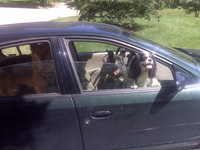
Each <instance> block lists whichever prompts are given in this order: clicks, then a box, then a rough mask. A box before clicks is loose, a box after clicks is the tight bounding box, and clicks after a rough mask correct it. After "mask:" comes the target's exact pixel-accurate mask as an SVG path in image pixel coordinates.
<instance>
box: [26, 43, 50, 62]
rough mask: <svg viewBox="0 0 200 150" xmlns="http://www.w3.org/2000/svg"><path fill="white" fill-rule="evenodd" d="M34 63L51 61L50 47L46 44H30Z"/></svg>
mask: <svg viewBox="0 0 200 150" xmlns="http://www.w3.org/2000/svg"><path fill="white" fill-rule="evenodd" d="M30 48H31V57H32V61H44V60H51V59H52V57H51V51H50V46H49V44H48V43H47V42H45V43H34V44H30Z"/></svg>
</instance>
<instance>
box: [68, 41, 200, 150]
mask: <svg viewBox="0 0 200 150" xmlns="http://www.w3.org/2000/svg"><path fill="white" fill-rule="evenodd" d="M65 45H66V51H67V53H68V54H69V56H70V57H69V58H70V59H71V62H72V68H74V74H73V77H76V78H77V80H78V82H77V86H79V87H80V92H77V94H74V95H73V100H74V102H75V105H76V109H77V113H78V117H79V120H80V125H81V131H82V136H83V142H84V146H85V149H87V150H94V149H95V150H102V149H104V150H105V149H108V150H113V149H127V150H128V149H144V148H147V149H174V148H188V147H190V146H191V147H192V146H194V145H198V142H199V135H200V134H199V133H200V132H199V127H200V126H199V125H200V124H199V123H200V117H199V115H198V114H200V109H199V108H200V101H199V96H200V95H199V93H200V92H199V87H198V86H195V81H196V80H195V79H194V77H193V76H192V75H191V74H190V73H188V72H187V71H185V70H184V69H182V68H180V67H178V66H176V65H175V64H173V63H172V62H168V61H166V60H165V59H163V58H160V57H158V56H157V78H158V80H159V82H160V83H161V86H160V87H146V88H138V89H131V88H129V87H127V86H125V87H124V86H118V85H119V84H118V83H119V82H118V81H119V80H120V79H119V78H118V79H119V80H118V79H115V80H113V81H116V82H115V83H114V82H112V83H110V82H105V84H103V88H102V86H99V84H98V82H100V81H101V76H102V74H101V72H102V71H103V72H109V70H112V64H110V63H107V62H105V60H107V56H108V51H114V53H115V54H118V55H120V52H119V51H121V50H125V51H126V52H127V51H128V53H127V54H126V55H129V54H130V51H133V52H139V51H141V50H143V51H145V49H139V48H137V47H128V46H127V45H126V44H125V43H124V45H123V43H121V42H120V44H118V41H116V40H114V41H113V40H110V39H107V40H105V39H103V40H102V39H100V38H96V39H94V38H93V39H89V38H88V39H87V38H85V37H84V39H81V38H77V39H65ZM105 66H108V67H107V68H106V67H105ZM103 69H105V70H103ZM106 69H107V70H106ZM178 74H182V75H183V76H185V77H188V79H190V80H188V81H186V83H185V85H186V86H185V88H184V89H180V91H178V90H177V89H178V87H177V84H176V81H178V80H179V79H178V78H179V75H178ZM107 77H108V75H104V76H103V78H104V79H105V78H107ZM113 83H114V84H113ZM193 93H195V94H194V95H193ZM191 95H192V96H191Z"/></svg>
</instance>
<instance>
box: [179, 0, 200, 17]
mask: <svg viewBox="0 0 200 150" xmlns="http://www.w3.org/2000/svg"><path fill="white" fill-rule="evenodd" d="M182 7H183V8H184V9H185V10H186V12H187V13H189V14H190V13H192V12H194V14H195V17H199V12H200V1H199V0H183V2H182Z"/></svg>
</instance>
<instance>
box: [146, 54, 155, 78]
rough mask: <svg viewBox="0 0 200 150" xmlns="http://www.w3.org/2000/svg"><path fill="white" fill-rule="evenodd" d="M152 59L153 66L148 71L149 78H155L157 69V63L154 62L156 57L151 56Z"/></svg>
mask: <svg viewBox="0 0 200 150" xmlns="http://www.w3.org/2000/svg"><path fill="white" fill-rule="evenodd" d="M152 59H153V62H154V63H153V68H152V69H151V70H150V71H149V74H148V76H149V78H155V77H156V71H157V64H156V59H155V57H153V58H152Z"/></svg>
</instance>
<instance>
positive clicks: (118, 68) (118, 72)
mask: <svg viewBox="0 0 200 150" xmlns="http://www.w3.org/2000/svg"><path fill="white" fill-rule="evenodd" d="M107 52H108V55H107V56H106V57H105V58H104V60H103V62H104V63H105V64H104V65H103V66H102V68H101V73H100V74H101V77H100V80H99V88H100V89H118V88H122V87H123V82H124V77H123V74H124V71H125V68H126V64H125V62H124V61H125V59H124V56H122V55H117V54H114V52H113V51H107Z"/></svg>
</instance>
